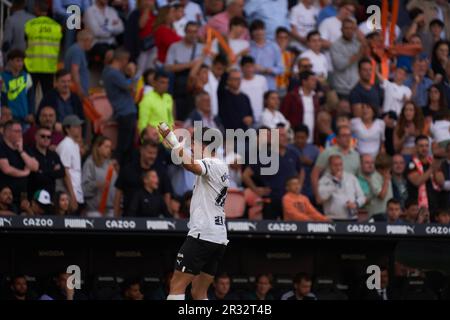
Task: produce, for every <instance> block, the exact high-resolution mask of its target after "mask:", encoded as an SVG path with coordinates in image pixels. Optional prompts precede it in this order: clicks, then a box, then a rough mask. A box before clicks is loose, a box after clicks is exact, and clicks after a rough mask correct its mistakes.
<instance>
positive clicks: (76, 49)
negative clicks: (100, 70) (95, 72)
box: [64, 29, 94, 97]
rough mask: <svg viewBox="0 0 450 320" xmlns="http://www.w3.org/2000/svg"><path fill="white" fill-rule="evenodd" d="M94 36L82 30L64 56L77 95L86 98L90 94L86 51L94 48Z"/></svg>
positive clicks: (65, 65)
mask: <svg viewBox="0 0 450 320" xmlns="http://www.w3.org/2000/svg"><path fill="white" fill-rule="evenodd" d="M93 40H94V36H93V35H92V33H91V32H90V31H89V30H87V29H84V30H81V31H80V32H78V34H77V42H75V43H74V44H73V45H72V46H70V48H69V49H68V50H67V52H66V54H65V56H64V67H65V68H66V69H67V70H69V71H70V74H71V75H72V81H73V83H74V85H75V90H76V93H77V94H78V95H79V96H80V97H84V96H86V95H87V94H88V93H89V70H88V63H87V59H86V51H89V50H90V49H91V48H92V44H93Z"/></svg>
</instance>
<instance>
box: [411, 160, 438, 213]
mask: <svg viewBox="0 0 450 320" xmlns="http://www.w3.org/2000/svg"><path fill="white" fill-rule="evenodd" d="M412 161H413V163H414V165H415V166H416V168H417V172H418V173H419V174H421V175H422V174H424V171H423V164H422V161H420V160H419V159H418V158H417V157H413V159H412ZM427 161H428V163H429V164H430V165H431V163H432V161H433V158H432V157H427ZM431 183H432V185H433V189H434V190H436V191H440V187H439V185H438V184H437V183H436V181H435V180H434V175H432V176H431ZM417 189H418V190H417V191H418V202H419V207H424V208H427V209H428V205H429V204H428V194H427V184H426V183H423V184H421V185H420V186H419V187H418V188H417Z"/></svg>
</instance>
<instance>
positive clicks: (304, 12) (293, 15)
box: [289, 0, 320, 51]
mask: <svg viewBox="0 0 450 320" xmlns="http://www.w3.org/2000/svg"><path fill="white" fill-rule="evenodd" d="M319 10H320V8H319V7H318V6H316V5H315V4H314V1H313V0H299V1H298V4H297V5H295V6H294V7H292V8H291V12H290V15H289V22H290V24H291V32H292V37H293V38H294V39H295V40H296V41H297V47H298V49H300V51H305V50H307V47H306V45H307V43H306V42H307V39H306V36H307V35H308V33H309V32H311V31H313V30H315V29H316V27H317V15H318V14H319Z"/></svg>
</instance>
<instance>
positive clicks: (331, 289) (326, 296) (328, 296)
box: [312, 277, 348, 300]
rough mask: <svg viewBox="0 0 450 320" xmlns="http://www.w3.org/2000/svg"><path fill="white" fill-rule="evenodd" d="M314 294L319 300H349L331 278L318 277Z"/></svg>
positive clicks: (313, 290)
mask: <svg viewBox="0 0 450 320" xmlns="http://www.w3.org/2000/svg"><path fill="white" fill-rule="evenodd" d="M312 292H314V294H315V295H316V296H317V299H318V300H348V297H347V295H346V294H344V293H343V292H341V291H339V290H338V289H337V287H336V284H335V282H334V280H333V279H332V278H329V277H317V278H316V280H315V281H314V285H313V289H312Z"/></svg>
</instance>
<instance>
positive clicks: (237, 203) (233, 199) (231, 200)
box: [224, 189, 245, 219]
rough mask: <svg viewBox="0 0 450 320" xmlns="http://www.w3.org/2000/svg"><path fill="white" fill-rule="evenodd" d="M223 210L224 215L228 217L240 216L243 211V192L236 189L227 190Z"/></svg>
mask: <svg viewBox="0 0 450 320" xmlns="http://www.w3.org/2000/svg"><path fill="white" fill-rule="evenodd" d="M224 210H225V215H226V217H227V218H229V219H236V218H242V216H243V215H244V213H245V197H244V192H242V191H240V190H236V189H230V190H228V195H227V199H226V200H225V209H224Z"/></svg>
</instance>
